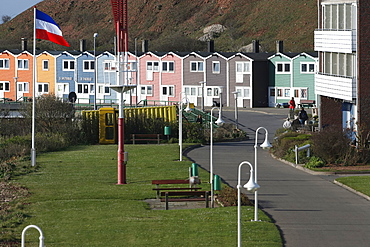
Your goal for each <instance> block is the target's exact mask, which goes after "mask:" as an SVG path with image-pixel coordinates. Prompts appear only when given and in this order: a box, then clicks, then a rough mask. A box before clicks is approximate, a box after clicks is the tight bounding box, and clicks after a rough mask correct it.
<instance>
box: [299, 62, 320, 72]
mask: <svg viewBox="0 0 370 247" xmlns="http://www.w3.org/2000/svg"><path fill="white" fill-rule="evenodd" d="M304 66H306V70H304V68H303V67H304ZM311 67H312V69H311ZM315 67H316V64H315V63H314V62H301V64H300V69H301V74H315V70H316V68H315Z"/></svg>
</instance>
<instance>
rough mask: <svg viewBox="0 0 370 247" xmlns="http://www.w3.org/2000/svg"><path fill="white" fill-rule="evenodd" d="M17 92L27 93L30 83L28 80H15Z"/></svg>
mask: <svg viewBox="0 0 370 247" xmlns="http://www.w3.org/2000/svg"><path fill="white" fill-rule="evenodd" d="M17 92H20V93H29V92H30V83H29V82H17Z"/></svg>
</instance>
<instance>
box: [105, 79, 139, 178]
mask: <svg viewBox="0 0 370 247" xmlns="http://www.w3.org/2000/svg"><path fill="white" fill-rule="evenodd" d="M134 87H136V85H114V86H110V88H111V89H113V90H114V91H116V92H117V93H119V95H120V97H119V106H118V107H119V113H118V152H117V153H118V154H117V156H118V157H117V160H118V167H117V168H118V172H117V173H118V182H117V184H118V185H120V184H126V164H127V160H128V153H127V152H125V149H124V141H125V136H124V123H125V117H124V110H123V93H124V92H126V91H128V90H131V89H133V88H134Z"/></svg>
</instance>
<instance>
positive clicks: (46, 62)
mask: <svg viewBox="0 0 370 247" xmlns="http://www.w3.org/2000/svg"><path fill="white" fill-rule="evenodd" d="M42 70H49V60H42Z"/></svg>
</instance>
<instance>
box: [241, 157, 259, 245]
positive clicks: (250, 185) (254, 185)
mask: <svg viewBox="0 0 370 247" xmlns="http://www.w3.org/2000/svg"><path fill="white" fill-rule="evenodd" d="M246 164H247V165H249V167H250V177H249V181H248V183H246V184H245V185H244V186H243V188H245V189H247V190H248V191H250V192H254V191H257V190H258V189H259V188H260V186H259V185H258V184H257V182H256V181H255V180H254V179H253V166H252V164H251V163H249V162H248V161H243V162H242V163H240V164H239V169H238V185H237V189H238V247H241V246H242V241H241V240H242V234H241V212H240V204H241V199H240V189H241V188H242V186H241V185H240V183H241V182H240V180H241V179H240V177H241V175H240V173H241V169H242V166H243V165H246Z"/></svg>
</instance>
